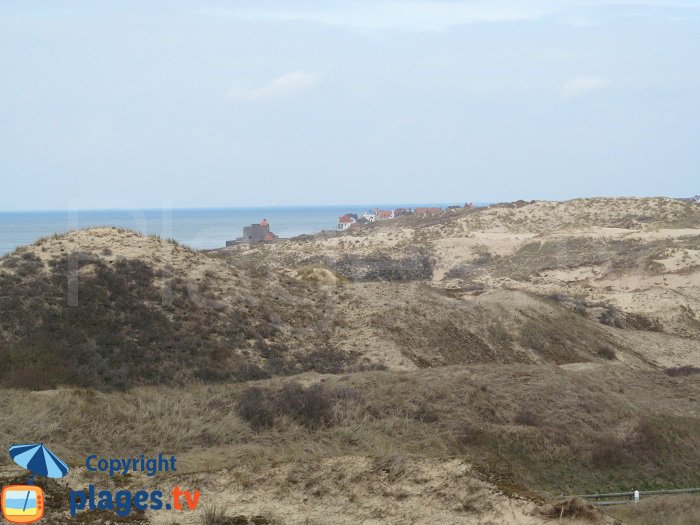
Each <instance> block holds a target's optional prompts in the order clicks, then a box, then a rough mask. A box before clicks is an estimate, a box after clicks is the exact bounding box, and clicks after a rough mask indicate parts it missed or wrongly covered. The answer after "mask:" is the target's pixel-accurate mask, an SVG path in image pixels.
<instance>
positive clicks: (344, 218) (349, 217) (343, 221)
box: [336, 203, 475, 231]
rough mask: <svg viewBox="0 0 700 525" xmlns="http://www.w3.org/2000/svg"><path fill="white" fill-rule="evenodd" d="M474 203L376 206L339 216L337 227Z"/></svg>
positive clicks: (472, 205)
mask: <svg viewBox="0 0 700 525" xmlns="http://www.w3.org/2000/svg"><path fill="white" fill-rule="evenodd" d="M474 207H475V206H474V204H472V203H466V204H465V205H464V206H448V207H447V208H445V209H443V208H439V207H418V208H396V209H394V210H381V209H379V208H375V209H373V210H371V211H368V212H366V213H363V214H362V215H358V214H357V213H346V214H345V215H341V216H340V217H338V226H337V227H336V229H337V230H339V231H344V230H347V229H348V228H352V227H353V226H361V225H363V224H370V223H372V222H375V221H385V220H387V219H393V218H395V217H402V216H406V215H417V216H418V217H429V216H434V215H440V214H441V213H443V212H444V211H451V210H459V209H462V208H474Z"/></svg>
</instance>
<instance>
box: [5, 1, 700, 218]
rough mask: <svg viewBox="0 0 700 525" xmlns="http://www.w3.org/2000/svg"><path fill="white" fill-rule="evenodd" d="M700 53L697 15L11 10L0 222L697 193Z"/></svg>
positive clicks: (229, 7) (300, 5) (181, 7)
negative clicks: (186, 210) (65, 212)
mask: <svg viewBox="0 0 700 525" xmlns="http://www.w3.org/2000/svg"><path fill="white" fill-rule="evenodd" d="M144 4H148V6H147V7H145V6H144ZM698 35H700V2H698V1H697V0H693V1H682V0H666V1H649V0H647V1H645V0H638V1H636V2H631V1H630V2H628V1H622V0H620V1H615V2H613V1H595V0H589V1H586V0H532V1H527V0H464V1H462V0H449V1H438V0H415V1H414V0H406V1H385V0H351V1H345V2H340V1H329V0H300V1H296V0H251V1H236V0H227V1H224V0H218V1H217V0H203V1H189V2H188V1H182V0H167V1H165V0H161V1H158V0H151V1H150V2H143V1H141V0H139V1H131V0H120V1H117V0H114V1H104V0H89V1H71V0H60V1H59V0H46V1H36V0H0V180H1V182H2V191H0V210H21V209H64V208H121V207H160V206H176V207H199V206H225V207H228V206H266V205H303V204H346V203H348V204H349V203H375V202H382V203H401V202H426V203H429V202H441V203H443V202H464V201H502V200H513V199H518V198H524V199H533V198H540V199H563V198H572V197H577V196H592V195H640V196H644V195H670V196H689V195H694V194H696V193H700V147H699V143H700V37H699V36H698Z"/></svg>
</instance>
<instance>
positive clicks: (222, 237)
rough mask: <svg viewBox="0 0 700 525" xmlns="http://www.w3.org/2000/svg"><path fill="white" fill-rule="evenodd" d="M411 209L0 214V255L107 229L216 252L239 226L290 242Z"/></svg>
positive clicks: (364, 207)
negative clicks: (260, 226)
mask: <svg viewBox="0 0 700 525" xmlns="http://www.w3.org/2000/svg"><path fill="white" fill-rule="evenodd" d="M414 206H416V204H403V205H396V204H394V205H391V206H388V205H385V206H382V205H355V206H313V207H289V208H282V207H275V208H231V209H214V208H207V209H163V210H161V209H153V210H82V211H41V212H0V255H2V254H5V253H8V252H11V251H12V250H14V249H15V248H16V247H17V246H21V245H25V244H31V243H33V242H35V241H36V240H37V239H39V238H41V237H45V236H47V235H52V234H54V233H63V232H67V231H70V230H77V229H80V228H87V227H90V226H107V225H108V226H119V227H123V228H129V229H132V230H136V231H139V232H142V233H144V234H149V235H150V234H158V235H160V236H162V237H166V238H168V237H172V238H174V239H177V240H178V241H179V242H181V243H183V244H186V245H188V246H191V247H192V248H199V249H208V248H220V247H223V246H224V245H225V244H226V240H228V239H235V238H236V237H240V236H241V235H242V233H243V232H242V230H243V227H244V226H247V225H249V224H252V223H257V222H260V221H261V220H262V219H264V218H265V219H267V220H268V221H269V222H270V230H272V231H273V232H274V233H276V234H277V235H279V236H280V237H294V236H296V235H301V234H304V233H315V232H319V231H322V230H333V229H335V227H336V225H337V223H338V217H339V216H340V215H342V214H344V213H362V212H364V211H367V210H369V209H372V208H374V207H379V208H384V209H394V208H398V207H414ZM418 206H425V204H418ZM443 206H444V205H443Z"/></svg>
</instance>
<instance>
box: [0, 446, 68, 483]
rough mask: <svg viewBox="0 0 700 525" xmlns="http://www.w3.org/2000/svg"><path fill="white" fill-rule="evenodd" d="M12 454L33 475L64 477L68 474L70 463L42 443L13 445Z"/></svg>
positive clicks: (16, 461)
mask: <svg viewBox="0 0 700 525" xmlns="http://www.w3.org/2000/svg"><path fill="white" fill-rule="evenodd" d="M10 456H12V459H14V460H15V463H17V464H18V465H19V466H20V467H22V468H26V469H27V470H29V471H31V472H32V474H33V476H32V478H33V477H34V475H36V476H46V477H49V478H62V477H63V476H65V475H66V474H68V465H66V464H65V463H64V462H63V461H61V460H60V459H59V458H58V457H57V456H56V455H55V454H54V453H53V452H51V451H50V450H49V449H48V448H46V447H45V446H44V445H42V444H33V445H12V446H11V447H10Z"/></svg>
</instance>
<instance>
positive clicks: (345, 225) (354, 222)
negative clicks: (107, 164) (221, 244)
mask: <svg viewBox="0 0 700 525" xmlns="http://www.w3.org/2000/svg"><path fill="white" fill-rule="evenodd" d="M678 200H681V201H686V202H690V203H693V204H698V205H700V195H695V196H694V197H687V198H679V199H678ZM519 202H522V201H519ZM475 207H476V206H475V205H474V204H473V203H471V202H468V203H465V204H464V206H457V205H453V206H447V207H446V208H441V207H437V206H435V207H427V206H424V207H416V208H395V209H393V210H382V209H380V208H374V209H372V210H370V211H367V212H365V213H362V214H357V213H346V214H344V215H341V216H340V217H338V224H337V226H336V230H337V231H345V230H347V229H349V228H353V227H358V226H363V225H367V224H371V223H374V222H376V221H385V220H389V219H394V218H396V217H404V216H409V215H415V216H417V217H431V216H438V215H440V214H441V213H444V212H449V211H455V210H459V209H470V208H475ZM277 240H280V237H279V236H278V235H276V234H275V233H273V232H272V231H271V230H270V223H269V222H268V220H267V219H263V220H261V221H260V222H259V223H257V224H251V225H249V226H246V227H244V228H243V235H242V236H241V237H238V238H236V239H234V240H231V241H226V246H234V245H236V244H241V243H258V242H274V241H277Z"/></svg>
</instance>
